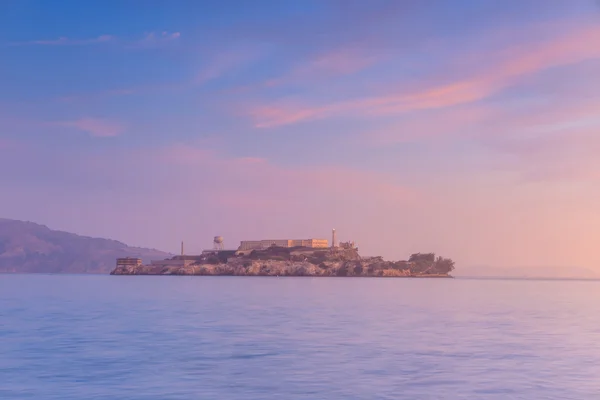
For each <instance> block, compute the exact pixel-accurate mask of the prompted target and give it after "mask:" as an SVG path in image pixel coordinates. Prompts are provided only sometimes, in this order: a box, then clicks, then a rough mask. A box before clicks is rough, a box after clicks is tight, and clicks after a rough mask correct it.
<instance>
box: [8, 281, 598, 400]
mask: <svg viewBox="0 0 600 400" xmlns="http://www.w3.org/2000/svg"><path fill="white" fill-rule="evenodd" d="M599 298H600V282H597V281H534V280H474V279H454V280H450V279H430V280H425V279H423V280H419V279H370V278H356V279H352V278H245V277H139V276H135V277H114V276H57V275H29V276H24V275H3V276H0V355H1V356H0V398H2V399H15V400H21V399H67V400H68V399H135V400H137V399H139V400H142V399H144V400H146V399H161V400H164V399H192V398H197V399H225V400H232V399H290V400H295V399H316V398H323V399H561V400H565V399H592V398H596V396H597V395H598V393H600V380H598V377H599V376H600V346H599V345H598V341H597V339H598V337H600V317H599V316H598V312H597V310H598V308H597V304H598V300H599Z"/></svg>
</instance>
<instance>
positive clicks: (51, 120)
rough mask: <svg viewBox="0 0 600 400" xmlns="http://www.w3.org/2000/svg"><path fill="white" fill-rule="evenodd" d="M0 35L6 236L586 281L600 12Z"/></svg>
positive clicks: (35, 15)
mask: <svg viewBox="0 0 600 400" xmlns="http://www.w3.org/2000/svg"><path fill="white" fill-rule="evenodd" d="M142 10H143V11H144V12H141V11H142ZM24 21H26V23H24ZM0 26H1V28H0V54H1V60H2V61H1V62H0V86H1V87H2V88H3V90H2V91H1V92H0V182H1V188H2V196H0V209H1V210H2V214H3V215H1V216H0V217H5V218H11V219H18V220H28V221H32V222H36V223H40V224H44V225H47V226H48V227H50V228H51V229H56V230H63V231H68V232H73V233H77V234H80V235H86V236H92V237H105V238H110V239H115V240H119V241H122V242H124V243H126V244H128V245H131V246H141V247H149V248H156V249H160V250H163V251H168V252H171V253H178V251H179V246H180V242H181V241H182V240H183V241H184V242H185V244H186V249H188V251H190V252H195V251H200V250H202V249H204V248H210V247H211V245H212V238H213V236H215V235H222V236H224V238H225V246H226V247H228V248H234V247H237V245H238V244H239V241H240V240H246V239H265V238H310V237H316V238H327V239H330V237H331V229H332V228H336V230H337V235H338V239H340V240H344V241H345V240H354V241H356V243H357V244H358V247H359V248H360V252H361V254H364V255H381V256H383V257H385V258H387V259H406V258H407V257H408V256H409V255H410V254H411V253H415V252H430V251H431V252H436V253H437V254H439V255H443V256H445V257H450V258H452V259H453V260H454V261H455V262H456V265H457V271H459V270H460V269H461V268H467V267H471V268H475V267H476V266H477V265H489V266H499V267H503V268H506V269H507V270H506V272H508V270H509V269H510V268H533V267H534V266H546V267H553V268H567V269H568V268H572V269H573V270H577V271H580V272H581V271H583V270H584V269H587V270H590V271H592V272H593V273H594V274H598V273H599V272H600V267H599V266H600V254H599V253H598V252H597V251H596V247H597V244H596V238H597V237H599V235H600V213H598V211H597V210H598V201H599V200H600V185H599V183H600V182H599V180H600V175H599V173H598V171H600V159H599V158H598V157H597V154H598V151H599V150H600V136H599V135H598V132H599V127H600V117H598V106H599V105H600V79H599V78H600V46H598V43H600V7H599V6H598V3H597V2H596V1H593V0H581V1H576V2H566V1H557V0H550V1H545V2H540V1H536V0H525V1H516V0H509V1H504V2H481V1H477V0H461V1H453V2H447V1H442V0H432V1H428V2H419V1H403V2H400V1H370V2H360V1H358V2H345V1H317V0H307V1H303V2H297V3H293V4H292V3H289V2H277V1H267V0H265V1H256V2H252V3H251V4H250V3H242V2H223V1H221V2H216V1H202V2H193V3H190V2H181V3H167V2H165V3H155V4H153V6H152V7H151V8H147V7H144V6H142V5H140V4H134V3H123V2H117V1H105V2H101V3H100V2H89V3H88V2H77V1H64V2H60V4H58V3H50V2H41V1H28V2H19V3H17V2H7V3H2V4H0ZM564 266H573V267H564ZM493 268H498V267H493Z"/></svg>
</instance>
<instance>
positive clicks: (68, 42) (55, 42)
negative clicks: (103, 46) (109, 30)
mask: <svg viewBox="0 0 600 400" xmlns="http://www.w3.org/2000/svg"><path fill="white" fill-rule="evenodd" d="M115 40H116V37H115V36H112V35H100V36H98V37H95V38H90V39H73V38H68V37H66V36H61V37H59V38H58V39H43V40H30V41H25V42H13V43H10V46H35V45H38V46H77V45H86V44H98V43H108V42H112V41H115Z"/></svg>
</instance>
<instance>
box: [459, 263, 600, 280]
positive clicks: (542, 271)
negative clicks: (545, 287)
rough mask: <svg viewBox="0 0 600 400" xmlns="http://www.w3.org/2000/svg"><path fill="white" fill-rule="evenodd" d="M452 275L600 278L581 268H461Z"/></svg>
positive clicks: (589, 270)
mask: <svg viewBox="0 0 600 400" xmlns="http://www.w3.org/2000/svg"><path fill="white" fill-rule="evenodd" d="M453 275H455V276H464V277H473V278H475V277H478V278H479V277H480V278H484V277H485V278H488V277H489V278H553V279H566V278H573V279H597V278H600V274H598V273H596V272H595V271H593V270H591V269H588V268H582V267H519V268H517V267H484V266H481V267H461V268H457V269H456V270H455V271H454V273H453Z"/></svg>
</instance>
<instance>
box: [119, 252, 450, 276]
mask: <svg viewBox="0 0 600 400" xmlns="http://www.w3.org/2000/svg"><path fill="white" fill-rule="evenodd" d="M120 260H121V261H118V262H117V264H118V265H117V267H116V268H115V269H114V270H113V271H112V272H111V275H235V276H347V277H352V276H356V277H444V278H450V277H451V275H450V272H451V271H452V270H453V269H454V262H453V261H452V260H451V259H449V258H443V257H438V256H436V255H435V254H434V253H416V254H413V255H411V256H410V258H409V259H408V261H385V260H383V258H382V257H361V256H360V255H359V254H358V249H357V248H354V247H352V246H345V247H330V248H312V247H301V246H298V247H279V246H271V247H268V248H266V249H260V250H258V249H257V250H251V251H248V252H241V251H239V250H237V251H236V250H220V251H218V250H215V251H205V252H203V254H202V255H200V256H185V255H181V256H175V257H172V258H170V259H166V260H162V261H153V262H152V263H151V264H150V265H143V264H141V260H139V259H120Z"/></svg>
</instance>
